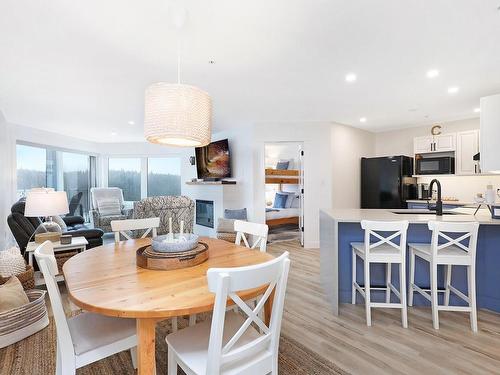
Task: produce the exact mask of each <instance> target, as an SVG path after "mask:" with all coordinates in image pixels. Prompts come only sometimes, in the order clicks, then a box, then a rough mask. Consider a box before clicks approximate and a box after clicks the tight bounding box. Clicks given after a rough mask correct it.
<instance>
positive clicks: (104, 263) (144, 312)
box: [63, 238, 273, 375]
mask: <svg viewBox="0 0 500 375" xmlns="http://www.w3.org/2000/svg"><path fill="white" fill-rule="evenodd" d="M201 241H203V242H205V243H206V244H207V245H208V253H209V255H208V260H207V261H205V262H204V263H201V264H199V265H197V266H194V267H189V268H183V269H178V270H170V271H153V270H148V269H145V268H141V267H138V266H137V265H136V251H137V250H138V249H139V248H140V247H142V246H146V245H149V244H150V243H151V239H149V238H144V239H137V240H128V241H121V242H119V243H116V244H115V243H112V244H108V245H103V246H99V247H95V248H93V249H90V250H86V251H84V252H82V253H80V254H77V255H75V256H73V257H71V258H70V259H69V260H68V261H67V262H66V263H65V264H64V266H63V274H64V279H65V281H66V286H67V289H68V294H69V298H70V300H71V301H72V302H73V303H74V304H76V305H77V306H78V307H80V308H82V309H83V310H86V311H90V312H93V313H98V314H103V315H108V316H114V317H121V318H133V319H136V322H137V340H138V344H137V354H138V356H137V359H138V361H137V364H138V373H139V374H140V375H145V374H148V375H150V374H154V373H155V326H156V323H157V322H158V321H161V320H164V319H167V318H171V317H175V316H182V315H189V314H195V313H201V312H207V311H211V310H212V309H213V305H214V294H213V293H211V292H209V290H208V285H207V278H206V273H207V270H208V269H209V268H214V267H241V266H249V265H253V264H259V263H263V262H266V261H268V260H270V259H273V256H272V255H270V254H267V253H264V252H260V251H259V250H251V249H247V248H245V247H242V246H238V245H235V244H233V243H230V242H226V241H222V240H218V239H213V238H201ZM265 288H266V287H265V286H264V287H262V288H258V289H253V290H248V291H245V292H243V293H240V294H239V295H240V297H241V298H243V299H251V298H254V297H257V296H258V295H260V294H262V293H263V291H264V290H265ZM271 308H272V298H269V299H268V301H267V302H266V305H265V318H266V321H267V322H268V323H269V319H270V314H271Z"/></svg>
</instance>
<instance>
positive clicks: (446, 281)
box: [444, 264, 452, 306]
mask: <svg viewBox="0 0 500 375" xmlns="http://www.w3.org/2000/svg"><path fill="white" fill-rule="evenodd" d="M451 267H452V265H451V264H448V265H447V266H445V270H446V271H445V272H446V277H445V279H444V288H445V292H444V305H445V306H449V305H450V285H451V270H452V268H451Z"/></svg>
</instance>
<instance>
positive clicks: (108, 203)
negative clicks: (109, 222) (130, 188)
mask: <svg viewBox="0 0 500 375" xmlns="http://www.w3.org/2000/svg"><path fill="white" fill-rule="evenodd" d="M97 209H98V210H99V214H101V216H117V215H121V214H122V210H121V205H120V201H119V200H118V199H100V200H99V201H98V202H97Z"/></svg>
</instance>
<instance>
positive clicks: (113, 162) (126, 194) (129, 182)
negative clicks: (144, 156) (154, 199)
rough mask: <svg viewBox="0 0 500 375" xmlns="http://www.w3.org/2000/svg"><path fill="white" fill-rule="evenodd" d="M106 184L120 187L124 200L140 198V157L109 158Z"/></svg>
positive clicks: (137, 199)
mask: <svg viewBox="0 0 500 375" xmlns="http://www.w3.org/2000/svg"><path fill="white" fill-rule="evenodd" d="M108 186H109V187H119V188H120V189H122V191H123V199H124V200H126V201H139V200H141V159H140V158H109V165H108Z"/></svg>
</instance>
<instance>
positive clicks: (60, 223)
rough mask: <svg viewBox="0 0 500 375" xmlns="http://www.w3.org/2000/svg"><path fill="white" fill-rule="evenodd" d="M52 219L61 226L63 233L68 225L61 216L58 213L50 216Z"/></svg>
mask: <svg viewBox="0 0 500 375" xmlns="http://www.w3.org/2000/svg"><path fill="white" fill-rule="evenodd" d="M52 220H53V221H54V222H55V223H57V224H58V225H59V226H60V227H61V230H62V232H63V233H64V232H67V231H68V226H67V225H66V223H65V222H64V220H63V219H62V217H61V216H59V215H55V216H52Z"/></svg>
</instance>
